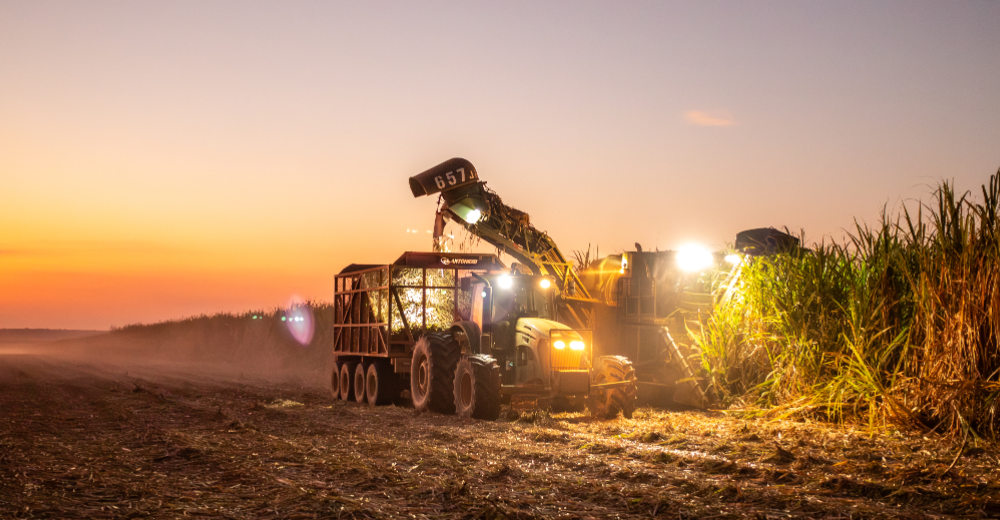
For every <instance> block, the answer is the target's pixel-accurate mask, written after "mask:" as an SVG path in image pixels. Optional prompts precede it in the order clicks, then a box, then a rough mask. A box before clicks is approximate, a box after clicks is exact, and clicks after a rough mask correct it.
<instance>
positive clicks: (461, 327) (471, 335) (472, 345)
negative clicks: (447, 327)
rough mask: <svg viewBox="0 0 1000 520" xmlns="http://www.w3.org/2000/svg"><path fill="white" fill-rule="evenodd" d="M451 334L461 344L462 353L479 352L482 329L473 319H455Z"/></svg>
mask: <svg viewBox="0 0 1000 520" xmlns="http://www.w3.org/2000/svg"><path fill="white" fill-rule="evenodd" d="M451 336H452V337H453V338H455V340H456V341H458V344H459V345H461V346H462V353H463V354H481V353H482V352H481V346H482V338H483V331H482V329H480V328H479V325H477V324H476V322H474V321H456V322H455V323H454V324H453V325H452V326H451Z"/></svg>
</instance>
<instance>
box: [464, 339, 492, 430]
mask: <svg viewBox="0 0 1000 520" xmlns="http://www.w3.org/2000/svg"><path fill="white" fill-rule="evenodd" d="M455 413H457V414H458V415H459V416H461V417H462V418H465V419H468V418H470V417H471V418H475V419H485V420H487V421H495V420H496V419H497V418H498V417H500V365H497V362H496V360H495V359H493V358H492V357H491V356H487V355H478V356H468V357H466V358H464V359H462V360H461V361H459V362H458V367H457V368H456V369H455Z"/></svg>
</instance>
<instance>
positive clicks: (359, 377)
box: [354, 363, 367, 403]
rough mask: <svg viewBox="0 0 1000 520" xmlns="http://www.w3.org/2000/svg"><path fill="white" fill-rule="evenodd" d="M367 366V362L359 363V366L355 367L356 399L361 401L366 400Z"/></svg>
mask: <svg viewBox="0 0 1000 520" xmlns="http://www.w3.org/2000/svg"><path fill="white" fill-rule="evenodd" d="M366 368H367V367H366V366H365V363H358V366H356V367H354V400H355V401H357V402H359V403H363V402H365V386H367V385H366V384H365V375H366V373H367V370H365V369H366Z"/></svg>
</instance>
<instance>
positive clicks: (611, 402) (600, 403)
mask: <svg viewBox="0 0 1000 520" xmlns="http://www.w3.org/2000/svg"><path fill="white" fill-rule="evenodd" d="M623 381H628V382H629V383H630V384H628V385H625V386H616V387H612V388H604V389H601V388H599V387H598V388H591V393H590V395H589V396H588V397H587V408H589V409H590V414H591V415H592V416H594V417H597V418H600V419H613V418H615V417H617V416H618V413H619V412H621V414H622V416H623V417H625V418H626V419H630V418H632V412H634V411H635V395H636V386H635V369H634V368H632V362H631V361H629V360H628V359H627V358H625V357H622V356H602V357H599V358H597V359H596V360H594V367H593V368H592V369H591V371H590V383H591V385H599V384H601V383H619V382H623Z"/></svg>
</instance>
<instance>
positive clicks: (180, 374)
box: [0, 349, 1000, 518]
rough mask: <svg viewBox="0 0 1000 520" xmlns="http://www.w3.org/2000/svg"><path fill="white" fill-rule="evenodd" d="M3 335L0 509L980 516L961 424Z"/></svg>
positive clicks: (979, 468)
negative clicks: (511, 401) (557, 408)
mask: <svg viewBox="0 0 1000 520" xmlns="http://www.w3.org/2000/svg"><path fill="white" fill-rule="evenodd" d="M16 352H19V353H12V351H11V350H8V351H7V352H6V353H0V433H2V435H0V518H146V517H152V518H179V517H182V516H204V517H214V518H344V517H374V518H382V517H403V516H407V517H409V516H415V517H418V518H458V517H468V518H477V517H478V518H535V517H546V518H547V517H567V518H580V517H582V518H586V517H598V518H605V517H622V518H626V517H630V518H631V517H634V518H647V517H664V518H741V517H748V518H786V517H812V518H940V517H942V516H951V515H955V516H956V517H959V516H960V517H986V516H989V515H1000V502H998V500H1000V483H998V480H997V476H996V475H995V474H994V473H993V470H994V469H995V468H996V467H997V464H998V461H997V459H996V457H995V455H994V454H993V452H991V451H984V450H982V449H980V448H974V447H973V446H972V444H970V443H968V442H967V443H966V445H965V448H964V456H961V457H956V455H957V454H959V451H958V450H959V446H958V445H955V444H953V443H945V442H937V441H935V440H934V439H933V438H929V440H925V439H924V438H922V436H919V435H911V434H902V433H895V434H880V435H877V436H874V437H869V435H867V434H866V433H865V432H854V431H851V430H849V429H842V428H833V427H830V426H829V425H821V424H812V423H765V422H759V421H751V420H741V419H736V418H732V417H727V416H724V415H723V414H721V413H696V412H686V413H671V412H663V411H654V410H651V409H642V410H640V411H639V412H637V413H636V416H635V418H634V419H631V420H628V419H621V418H619V419H617V420H612V421H592V420H591V419H590V418H589V417H587V416H586V415H582V414H560V415H549V414H547V413H545V412H540V411H538V410H533V409H523V410H517V409H506V410H505V412H504V415H505V417H504V419H502V420H501V421H498V422H482V421H463V420H460V419H457V418H455V417H445V416H440V415H431V414H425V415H418V414H416V413H415V412H414V411H413V410H412V409H408V408H397V407H385V408H377V409H373V408H369V407H367V406H361V405H358V404H356V403H344V402H339V401H331V400H330V399H329V398H328V397H327V395H325V393H324V391H323V390H322V389H321V388H317V387H316V386H315V385H310V384H308V382H304V381H299V382H294V381H292V382H284V383H282V382H266V381H262V380H250V379H241V378H240V377H239V375H238V374H234V375H228V376H223V375H218V374H213V373H212V372H210V371H208V368H209V367H204V366H201V367H199V366H195V365H189V366H183V365H176V366H172V367H163V366H156V365H143V363H142V360H141V359H139V360H134V362H132V363H130V364H122V365H117V366H100V367H99V366H96V365H94V364H93V363H91V362H90V361H88V356H87V355H86V353H85V352H79V351H78V352H77V356H76V357H75V358H66V357H64V356H62V357H55V356H53V355H51V353H50V354H49V355H45V354H36V353H30V352H32V350H31V349H17V350H16ZM25 352H28V353H25ZM953 461H954V462H955V464H954V465H953V466H952V467H951V468H950V469H949V466H950V465H952V462H953Z"/></svg>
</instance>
